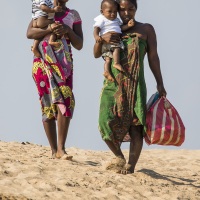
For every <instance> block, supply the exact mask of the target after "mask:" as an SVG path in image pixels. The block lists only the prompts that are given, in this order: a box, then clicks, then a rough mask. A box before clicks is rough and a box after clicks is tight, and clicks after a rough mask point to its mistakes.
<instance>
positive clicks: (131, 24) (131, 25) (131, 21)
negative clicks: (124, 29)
mask: <svg viewBox="0 0 200 200" xmlns="http://www.w3.org/2000/svg"><path fill="white" fill-rule="evenodd" d="M134 25H135V22H134V21H133V19H131V20H129V21H128V27H133V26H134Z"/></svg>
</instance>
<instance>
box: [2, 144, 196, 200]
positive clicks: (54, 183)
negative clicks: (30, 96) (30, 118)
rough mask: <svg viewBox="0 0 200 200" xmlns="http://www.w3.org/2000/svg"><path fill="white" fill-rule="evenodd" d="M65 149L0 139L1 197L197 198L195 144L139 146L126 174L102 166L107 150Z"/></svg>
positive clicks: (62, 199)
mask: <svg viewBox="0 0 200 200" xmlns="http://www.w3.org/2000/svg"><path fill="white" fill-rule="evenodd" d="M67 151H68V153H69V154H71V155H73V156H74V158H73V161H65V160H58V159H51V157H50V154H51V152H50V148H49V147H45V146H41V145H35V144H31V143H28V142H27V143H22V144H21V143H17V142H2V141H0V200H7V199H9V200H15V199H17V200H27V199H29V200H32V199H33V200H51V199H52V200H74V199H75V200H76V199H77V200H98V199H100V200H101V199H102V200H104V199H108V200H137V199H139V200H147V199H149V200H175V199H177V200H200V150H143V151H142V154H141V157H140V160H139V162H138V165H137V168H136V171H135V173H134V174H129V175H121V174H116V173H114V172H112V171H106V170H105V164H106V162H107V161H109V160H110V159H112V154H111V152H108V151H91V150H82V149H78V148H69V149H67ZM124 154H125V155H126V158H127V156H128V151H127V150H125V151H124Z"/></svg>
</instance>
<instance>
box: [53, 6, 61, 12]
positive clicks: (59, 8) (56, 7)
mask: <svg viewBox="0 0 200 200" xmlns="http://www.w3.org/2000/svg"><path fill="white" fill-rule="evenodd" d="M53 9H54V11H55V12H62V7H61V6H55V7H54V8H53Z"/></svg>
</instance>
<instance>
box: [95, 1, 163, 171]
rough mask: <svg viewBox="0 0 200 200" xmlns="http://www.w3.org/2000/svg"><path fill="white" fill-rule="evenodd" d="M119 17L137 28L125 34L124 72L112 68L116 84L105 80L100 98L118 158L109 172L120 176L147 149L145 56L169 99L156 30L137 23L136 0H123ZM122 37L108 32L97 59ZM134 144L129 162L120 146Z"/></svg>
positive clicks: (104, 127)
mask: <svg viewBox="0 0 200 200" xmlns="http://www.w3.org/2000/svg"><path fill="white" fill-rule="evenodd" d="M118 2H119V15H120V18H121V20H122V22H123V24H127V23H128V21H129V20H131V19H133V20H134V23H135V25H134V27H132V28H130V29H129V30H127V31H125V32H123V33H122V40H123V43H124V46H125V48H124V50H121V55H120V63H121V65H122V66H123V70H124V72H121V71H119V70H117V69H116V68H114V67H113V66H111V73H112V76H113V78H114V82H111V81H108V80H107V79H105V80H104V86H103V89H102V92H101V98H100V112H99V130H100V133H101V135H102V138H103V140H104V141H105V142H106V144H107V145H108V147H109V148H110V150H111V151H112V152H113V153H114V155H115V157H114V158H113V159H112V160H111V162H109V163H108V165H107V167H106V169H107V170H114V171H116V172H118V173H122V174H127V173H134V170H135V166H136V163H137V161H138V158H139V156H140V153H141V150H142V146H143V135H144V134H145V130H146V126H145V119H146V116H145V114H146V84H145V79H144V64H143V60H144V57H145V55H146V54H147V56H148V61H149V66H150V69H151V71H152V73H153V75H154V77H155V79H156V82H157V90H158V92H159V94H160V96H166V91H165V88H164V84H163V79H162V74H161V70H160V61H159V57H158V53H157V41H156V34H155V31H154V28H153V26H152V25H150V24H146V23H141V22H138V21H136V20H135V13H136V10H137V1H136V0H119V1H118ZM119 40H120V38H119V36H117V35H116V34H114V33H110V32H109V33H106V34H104V35H103V36H102V41H101V42H96V43H95V45H94V56H95V58H99V57H100V56H101V49H102V43H118V42H119ZM123 141H130V152H129V160H128V162H127V164H126V160H125V158H124V155H123V153H122V151H121V148H120V145H121V143H122V142H123Z"/></svg>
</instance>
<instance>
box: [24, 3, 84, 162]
mask: <svg viewBox="0 0 200 200" xmlns="http://www.w3.org/2000/svg"><path fill="white" fill-rule="evenodd" d="M66 2H67V0H58V3H59V6H61V7H62V10H63V11H62V12H60V13H59V16H62V15H64V13H65V11H66V9H67V7H66V6H65V4H66ZM52 32H53V33H55V34H57V35H58V36H62V35H65V36H66V37H67V38H69V40H70V42H71V44H72V46H73V47H74V48H75V49H77V50H81V49H82V47H83V32H82V26H81V24H76V25H74V26H73V29H71V28H70V27H69V26H68V25H66V24H60V23H55V24H54V25H52V26H51V27H50V26H48V27H47V28H45V29H40V28H33V21H31V22H30V23H29V25H28V29H27V34H26V35H27V38H28V39H41V38H43V37H45V36H46V35H49V34H51V33H52ZM70 120H71V118H69V117H64V116H63V115H62V114H61V112H60V110H59V108H58V116H57V127H58V137H57V131H56V122H55V120H48V121H46V122H43V126H44V129H45V132H46V135H47V138H48V141H49V144H50V146H51V150H52V156H53V157H57V158H64V159H67V160H71V159H72V156H68V155H67V153H66V152H65V141H66V138H67V133H68V128H69V124H70ZM57 138H58V140H57Z"/></svg>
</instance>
